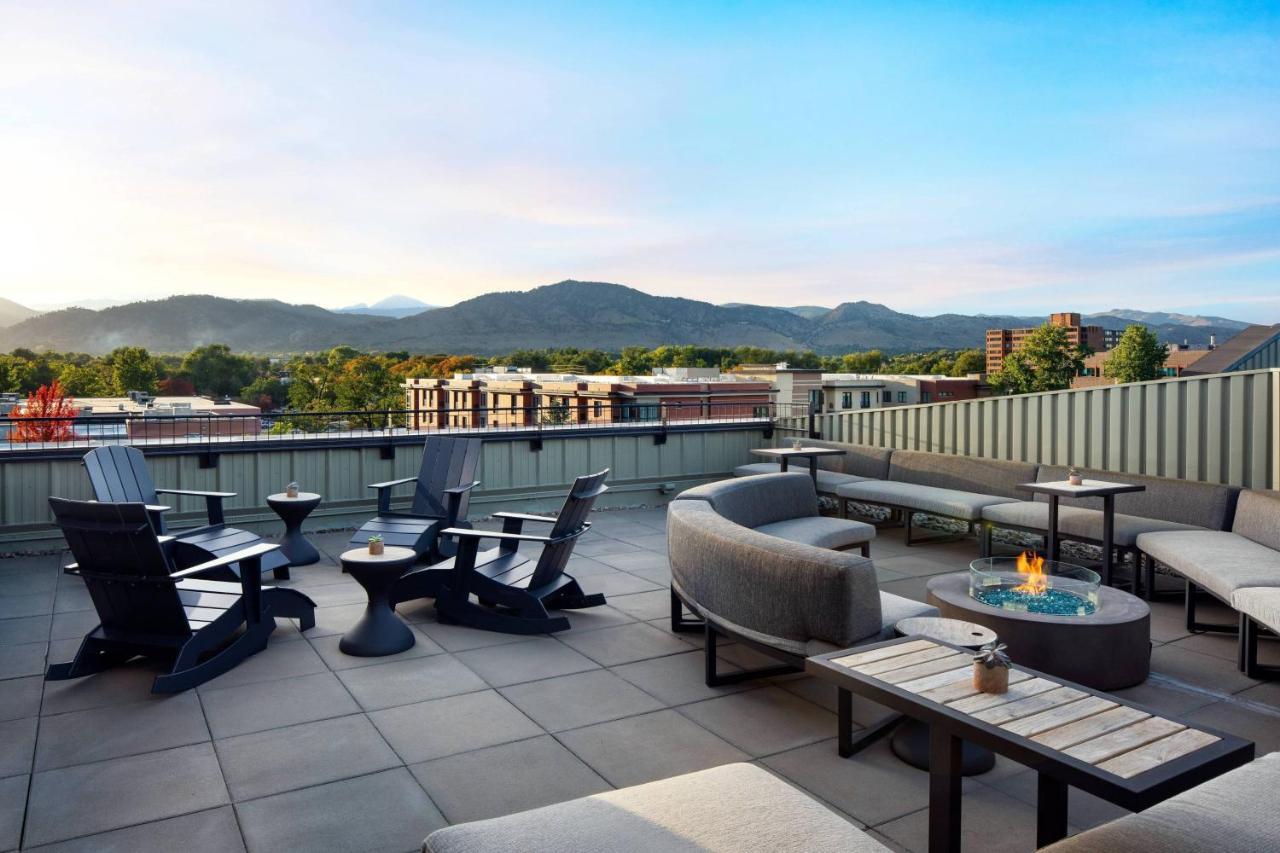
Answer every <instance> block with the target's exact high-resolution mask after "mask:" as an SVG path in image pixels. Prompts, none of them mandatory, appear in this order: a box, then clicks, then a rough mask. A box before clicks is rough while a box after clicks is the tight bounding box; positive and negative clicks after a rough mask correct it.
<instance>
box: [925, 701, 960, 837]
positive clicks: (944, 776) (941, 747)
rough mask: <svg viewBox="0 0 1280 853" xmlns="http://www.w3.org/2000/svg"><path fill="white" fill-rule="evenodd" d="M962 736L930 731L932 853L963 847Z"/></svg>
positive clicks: (937, 727) (930, 828) (936, 727)
mask: <svg viewBox="0 0 1280 853" xmlns="http://www.w3.org/2000/svg"><path fill="white" fill-rule="evenodd" d="M961 743H962V741H961V740H960V738H958V737H955V736H953V735H952V734H951V733H950V732H948V731H946V730H945V729H943V728H941V727H940V726H933V727H931V728H930V731H929V853H958V851H959V850H960V817H961V812H960V793H961V781H960V745H961Z"/></svg>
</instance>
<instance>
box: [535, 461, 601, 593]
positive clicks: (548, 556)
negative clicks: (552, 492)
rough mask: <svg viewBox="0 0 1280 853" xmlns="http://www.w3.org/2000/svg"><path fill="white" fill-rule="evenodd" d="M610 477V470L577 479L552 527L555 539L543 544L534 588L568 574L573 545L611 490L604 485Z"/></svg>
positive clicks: (552, 537) (552, 538)
mask: <svg viewBox="0 0 1280 853" xmlns="http://www.w3.org/2000/svg"><path fill="white" fill-rule="evenodd" d="M607 476H609V469H608V468H605V469H604V470H603V471H600V472H597V473H595V474H584V475H582V476H581V477H579V478H578V479H576V480H574V482H573V488H572V489H570V490H569V496H568V497H566V498H565V500H564V506H562V507H561V508H560V514H559V515H558V516H556V523H555V524H553V525H552V526H551V541H550V542H549V543H547V544H546V545H544V546H543V549H542V555H541V556H540V557H539V558H538V565H537V567H536V568H534V570H533V575H532V576H531V577H530V578H529V588H530V589H540V588H541V587H542V586H544V585H545V584H548V583H550V582H552V581H554V580H555V579H556V578H558V577H560V575H562V574H564V569H565V566H566V565H568V563H569V557H570V555H572V554H573V544H574V542H575V541H577V538H578V537H579V536H581V535H582V534H583V533H585V532H586V531H587V528H589V527H590V526H591V524H590V523H589V522H588V521H587V516H588V514H590V512H591V507H592V506H593V505H594V504H595V502H596V498H598V497H600V496H601V495H603V494H604V493H605V492H607V491H609V487H608V486H606V485H605V484H604V480H605V477H607Z"/></svg>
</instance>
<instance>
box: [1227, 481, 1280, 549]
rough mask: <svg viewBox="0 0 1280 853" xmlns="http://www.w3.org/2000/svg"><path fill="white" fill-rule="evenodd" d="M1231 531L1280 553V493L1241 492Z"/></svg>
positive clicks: (1248, 490) (1262, 491)
mask: <svg viewBox="0 0 1280 853" xmlns="http://www.w3.org/2000/svg"><path fill="white" fill-rule="evenodd" d="M1231 531H1232V532H1233V533H1239V534H1240V535H1241V536H1244V537H1246V538H1248V539H1252V540H1253V541H1254V542H1257V543H1259V544H1261V545H1266V546H1267V547H1268V548H1274V549H1275V550H1277V551H1280V492H1276V491H1267V490H1264V489H1245V490H1244V491H1242V492H1240V502H1239V504H1237V506H1236V518H1235V522H1234V523H1233V524H1232V525H1231Z"/></svg>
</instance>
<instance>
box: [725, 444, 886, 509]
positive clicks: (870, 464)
mask: <svg viewBox="0 0 1280 853" xmlns="http://www.w3.org/2000/svg"><path fill="white" fill-rule="evenodd" d="M804 443H805V446H806V447H832V448H836V449H838V450H843V451H844V455H843V456H819V457H817V460H818V493H819V494H823V495H829V496H833V497H834V496H835V494H836V488H837V487H839V486H843V485H844V484H846V483H860V482H862V481H864V480H884V479H887V478H888V476H889V457H890V456H891V455H892V453H893V451H892V450H889V449H887V448H883V447H859V446H857V445H853V444H841V443H839V442H836V441H819V440H817V439H805V442H804ZM807 462H808V460H803V459H802V460H800V461H799V462H793V463H792V464H791V466H790V468H789V469H788V470H789V471H806V472H807V471H808V470H809V466H808V464H807ZM781 468H782V466H781V465H779V464H778V463H777V462H752V463H749V464H747V465H739V466H738V467H737V468H734V469H733V476H735V477H750V476H753V475H755V474H776V473H778V472H779V471H780V470H781Z"/></svg>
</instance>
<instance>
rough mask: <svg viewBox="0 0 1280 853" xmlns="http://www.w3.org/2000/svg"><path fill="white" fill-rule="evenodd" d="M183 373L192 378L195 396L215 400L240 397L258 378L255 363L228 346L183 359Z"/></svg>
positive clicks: (196, 351) (201, 349)
mask: <svg viewBox="0 0 1280 853" xmlns="http://www.w3.org/2000/svg"><path fill="white" fill-rule="evenodd" d="M180 369H181V371H182V372H183V373H184V374H186V375H187V376H188V377H190V379H191V381H192V383H193V384H194V385H195V386H196V393H198V394H205V395H208V396H212V397H221V396H223V395H231V394H239V393H240V389H241V388H243V387H245V386H246V385H248V384H249V383H250V382H252V381H253V380H254V378H255V377H256V376H257V375H258V365H257V362H256V361H255V360H254V359H252V358H249V357H248V356H243V355H236V354H235V353H233V352H232V351H231V347H229V346H227V345H226V344H208V345H207V346H202V347H197V348H196V349H193V350H192V351H191V352H189V353H187V355H186V357H185V358H184V359H182V365H181V368H180Z"/></svg>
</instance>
